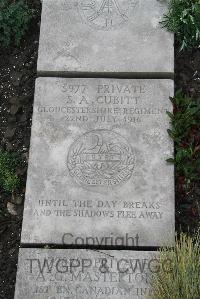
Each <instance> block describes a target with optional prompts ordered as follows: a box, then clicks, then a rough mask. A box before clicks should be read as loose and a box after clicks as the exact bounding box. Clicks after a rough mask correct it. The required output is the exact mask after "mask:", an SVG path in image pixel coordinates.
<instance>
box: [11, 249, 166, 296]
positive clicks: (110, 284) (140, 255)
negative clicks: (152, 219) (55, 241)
mask: <svg viewBox="0 0 200 299" xmlns="http://www.w3.org/2000/svg"><path fill="white" fill-rule="evenodd" d="M167 263H169V261H168V262H167ZM167 263H165V261H164V262H162V263H161V262H160V261H159V259H158V257H157V253H156V252H153V251H151V252H150V251H145V252H143V251H132V252H131V251H113V250H112V251H100V252H99V251H91V250H77V249H73V250H69V249H68V250H59V249H57V250H56V249H25V248H24V249H20V252H19V265H18V273H17V282H16V290H15V299H22V298H26V299H83V298H89V299H104V298H109V299H145V298H149V297H148V296H151V298H153V297H152V294H153V292H152V290H151V288H150V280H151V277H152V274H153V273H156V272H158V271H166V270H167V267H168V265H167ZM155 298H156V296H155Z"/></svg>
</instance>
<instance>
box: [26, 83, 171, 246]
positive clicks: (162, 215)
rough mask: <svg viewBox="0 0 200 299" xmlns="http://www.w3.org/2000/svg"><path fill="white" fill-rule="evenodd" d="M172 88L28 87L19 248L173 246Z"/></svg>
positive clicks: (160, 85) (142, 85)
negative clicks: (29, 118)
mask: <svg viewBox="0 0 200 299" xmlns="http://www.w3.org/2000/svg"><path fill="white" fill-rule="evenodd" d="M170 95H173V81H172V80H168V79H167V80H150V79H146V80H143V79H140V80H139V79H138V80H136V79H132V80H131V79H127V80H122V79H100V78H99V79H97V78H96V79H60V78H39V79H37V81H36V90H35V102H34V113H33V124H32V136H31V150H30V158H29V169H28V178H27V188H26V200H25V208H24V219H23V228H22V237H21V242H22V243H26V244H50V243H51V244H65V245H66V244H67V245H107V246H110V245H112V246H127V247H128V246H162V245H172V243H173V240H174V174H173V173H174V172H173V171H174V170H173V166H171V165H170V164H168V163H167V162H166V159H167V158H169V157H171V155H172V154H173V144H172V142H171V141H170V139H169V137H168V134H167V128H168V126H169V120H168V116H167V115H166V110H168V111H170V110H171V109H172V107H171V104H170V101H169V96H170Z"/></svg>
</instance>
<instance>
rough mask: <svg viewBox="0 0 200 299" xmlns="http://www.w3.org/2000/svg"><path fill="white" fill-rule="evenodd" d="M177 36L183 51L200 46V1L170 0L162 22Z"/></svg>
mask: <svg viewBox="0 0 200 299" xmlns="http://www.w3.org/2000/svg"><path fill="white" fill-rule="evenodd" d="M161 24H162V25H163V27H166V28H167V29H168V30H169V31H171V32H174V33H175V34H176V37H177V40H178V42H179V43H180V48H181V50H183V49H185V48H191V47H194V48H198V47H199V46H200V0H170V1H169V11H168V13H167V14H166V15H164V19H163V21H162V22H161Z"/></svg>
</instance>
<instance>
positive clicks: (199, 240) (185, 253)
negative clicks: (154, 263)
mask: <svg viewBox="0 0 200 299" xmlns="http://www.w3.org/2000/svg"><path fill="white" fill-rule="evenodd" d="M159 259H160V263H161V264H164V262H165V261H166V259H170V261H171V262H170V271H162V270H161V271H159V272H157V273H155V274H153V277H152V282H151V285H152V289H153V290H154V294H155V299H199V298H200V283H199V278H200V234H199V233H197V236H196V237H195V238H194V239H192V238H191V237H189V236H187V235H185V234H183V233H182V234H181V235H180V238H179V239H176V244H175V247H174V248H173V249H170V248H165V249H161V250H160V257H159Z"/></svg>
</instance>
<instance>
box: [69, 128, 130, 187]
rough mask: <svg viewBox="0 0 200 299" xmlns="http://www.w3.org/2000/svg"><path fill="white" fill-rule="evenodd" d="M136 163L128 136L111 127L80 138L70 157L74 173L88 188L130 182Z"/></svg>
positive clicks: (77, 179) (91, 132) (70, 169)
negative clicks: (123, 135) (124, 136)
mask: <svg viewBox="0 0 200 299" xmlns="http://www.w3.org/2000/svg"><path fill="white" fill-rule="evenodd" d="M134 162H135V158H134V154H133V150H132V148H131V146H130V145H129V144H128V142H127V141H126V139H125V138H123V137H122V136H120V135H119V134H117V133H115V132H112V131H109V130H95V131H90V132H88V133H86V134H84V135H83V136H80V137H78V139H77V140H76V141H75V142H74V143H73V145H72V146H71V147H70V150H69V154H68V160H67V164H68V168H69V171H70V175H71V176H72V177H74V178H75V179H76V181H78V182H79V183H80V184H81V185H83V186H87V187H88V186H91V187H95V186H102V187H105V186H106V187H112V186H115V185H119V184H121V183H123V182H126V181H127V180H128V179H129V178H130V177H131V175H132V172H133V168H134Z"/></svg>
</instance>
